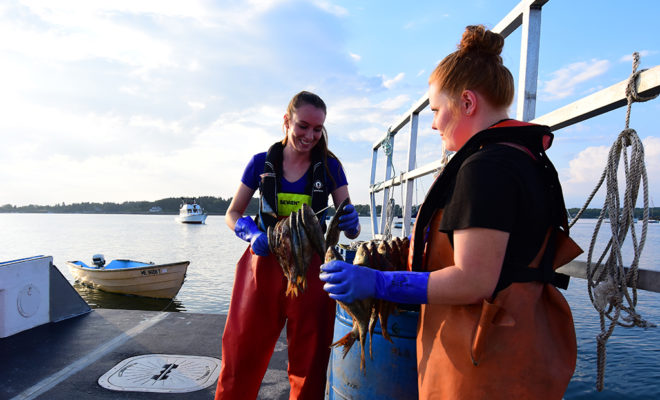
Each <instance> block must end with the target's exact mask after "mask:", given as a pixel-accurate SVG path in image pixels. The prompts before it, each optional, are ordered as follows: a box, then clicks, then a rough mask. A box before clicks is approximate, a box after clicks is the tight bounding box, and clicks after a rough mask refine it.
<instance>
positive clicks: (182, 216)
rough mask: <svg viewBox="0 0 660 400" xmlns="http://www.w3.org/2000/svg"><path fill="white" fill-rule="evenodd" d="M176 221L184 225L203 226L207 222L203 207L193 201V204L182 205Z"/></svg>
mask: <svg viewBox="0 0 660 400" xmlns="http://www.w3.org/2000/svg"><path fill="white" fill-rule="evenodd" d="M175 219H176V220H177V221H178V222H181V223H183V224H203V223H204V222H205V221H206V213H205V212H204V210H203V209H202V206H200V205H199V204H197V203H195V201H194V200H193V202H192V204H190V203H185V202H184V203H182V204H181V207H180V208H179V215H178V216H177V217H176V218H175Z"/></svg>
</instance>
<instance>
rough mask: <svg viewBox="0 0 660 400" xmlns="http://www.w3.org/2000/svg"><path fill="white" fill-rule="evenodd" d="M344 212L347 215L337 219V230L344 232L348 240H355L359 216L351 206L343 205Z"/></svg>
mask: <svg viewBox="0 0 660 400" xmlns="http://www.w3.org/2000/svg"><path fill="white" fill-rule="evenodd" d="M344 211H345V212H347V214H346V215H342V216H341V217H339V229H341V230H342V231H344V233H345V234H346V236H347V237H348V238H349V239H355V238H356V237H357V235H359V234H360V216H359V215H358V213H357V211H356V210H355V207H353V204H347V205H345V206H344Z"/></svg>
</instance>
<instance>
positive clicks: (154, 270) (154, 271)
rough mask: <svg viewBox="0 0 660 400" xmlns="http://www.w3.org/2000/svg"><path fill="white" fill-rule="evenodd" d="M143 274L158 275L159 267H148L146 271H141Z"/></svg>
mask: <svg viewBox="0 0 660 400" xmlns="http://www.w3.org/2000/svg"><path fill="white" fill-rule="evenodd" d="M140 272H141V273H142V275H145V276H148V275H158V274H160V270H159V269H146V270H144V271H140Z"/></svg>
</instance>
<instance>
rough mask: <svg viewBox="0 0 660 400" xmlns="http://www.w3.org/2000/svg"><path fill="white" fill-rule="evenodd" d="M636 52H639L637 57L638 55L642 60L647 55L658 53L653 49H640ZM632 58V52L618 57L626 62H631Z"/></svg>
mask: <svg viewBox="0 0 660 400" xmlns="http://www.w3.org/2000/svg"><path fill="white" fill-rule="evenodd" d="M638 53H639V57H640V59H641V61H642V62H643V60H644V57H647V56H650V55H653V54H658V52H657V51H653V50H641V51H638ZM632 60H633V58H632V54H626V55H625V56H621V58H619V61H620V62H626V63H632Z"/></svg>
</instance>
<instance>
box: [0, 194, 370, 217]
mask: <svg viewBox="0 0 660 400" xmlns="http://www.w3.org/2000/svg"><path fill="white" fill-rule="evenodd" d="M193 200H194V201H195V202H196V203H197V204H199V205H200V206H201V207H202V208H203V209H204V211H205V212H206V213H208V214H210V215H224V214H226V213H227V209H228V208H229V204H230V203H231V200H232V198H231V197H230V198H227V199H223V198H222V197H213V196H201V197H195V198H192V197H168V198H165V199H160V200H156V201H125V202H123V203H110V202H103V203H92V202H82V203H71V204H66V203H64V202H62V203H59V204H55V205H45V206H44V205H35V204H30V205H27V206H16V205H12V204H5V205H2V206H0V213H60V214H178V213H179V208H180V207H181V204H182V203H183V202H184V201H185V202H187V203H192V201H193ZM355 209H356V210H357V212H358V214H360V215H362V216H368V215H370V209H369V206H368V205H364V204H356V205H355ZM380 209H381V207H380V206H378V207H377V211H378V213H379V214H380ZM150 210H158V211H150ZM258 210H259V200H258V199H257V198H256V197H254V198H252V200H251V201H250V203H249V204H248V207H247V209H246V210H245V214H246V215H255V214H256V213H257V211H258ZM328 213H329V214H330V215H334V208H330V209H329V210H328Z"/></svg>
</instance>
